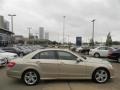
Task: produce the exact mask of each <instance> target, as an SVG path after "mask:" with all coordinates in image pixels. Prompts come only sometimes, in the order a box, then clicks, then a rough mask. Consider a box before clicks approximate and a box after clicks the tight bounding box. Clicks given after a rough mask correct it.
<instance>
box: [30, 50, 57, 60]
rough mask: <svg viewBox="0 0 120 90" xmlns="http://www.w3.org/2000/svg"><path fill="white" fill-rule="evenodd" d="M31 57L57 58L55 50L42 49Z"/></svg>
mask: <svg viewBox="0 0 120 90" xmlns="http://www.w3.org/2000/svg"><path fill="white" fill-rule="evenodd" d="M32 59H57V58H56V54H55V51H43V52H40V53H38V54H36V55H35V56H34V57H33V58H32Z"/></svg>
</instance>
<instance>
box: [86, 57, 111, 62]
mask: <svg viewBox="0 0 120 90" xmlns="http://www.w3.org/2000/svg"><path fill="white" fill-rule="evenodd" d="M86 61H87V62H90V63H109V62H108V61H106V60H102V59H98V58H90V57H87V59H86Z"/></svg>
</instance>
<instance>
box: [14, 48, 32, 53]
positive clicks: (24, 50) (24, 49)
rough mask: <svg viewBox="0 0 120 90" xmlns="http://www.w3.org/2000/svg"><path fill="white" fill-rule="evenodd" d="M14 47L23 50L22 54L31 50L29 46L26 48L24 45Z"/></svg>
mask: <svg viewBox="0 0 120 90" xmlns="http://www.w3.org/2000/svg"><path fill="white" fill-rule="evenodd" d="M16 48H18V49H20V50H21V51H22V52H23V54H24V55H26V54H28V53H30V52H32V50H31V49H29V48H27V47H24V46H17V47H16Z"/></svg>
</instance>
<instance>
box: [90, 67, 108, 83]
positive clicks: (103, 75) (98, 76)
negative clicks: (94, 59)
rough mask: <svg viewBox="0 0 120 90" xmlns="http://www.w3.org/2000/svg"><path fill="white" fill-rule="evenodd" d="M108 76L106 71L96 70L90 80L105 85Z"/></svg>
mask: <svg viewBox="0 0 120 90" xmlns="http://www.w3.org/2000/svg"><path fill="white" fill-rule="evenodd" d="M109 78H110V75H109V72H108V71H107V70H106V69H102V68H101V69H97V70H95V72H94V73H93V76H92V79H93V80H94V81H95V82H97V83H105V82H107V81H108V80H109Z"/></svg>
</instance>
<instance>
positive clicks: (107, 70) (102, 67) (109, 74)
mask: <svg viewBox="0 0 120 90" xmlns="http://www.w3.org/2000/svg"><path fill="white" fill-rule="evenodd" d="M98 69H104V70H106V71H107V73H108V77H109V79H110V77H111V75H110V71H109V70H108V69H107V68H106V67H97V68H96V69H94V70H93V72H92V76H91V77H92V79H93V76H94V74H95V72H96V71H97V70H98Z"/></svg>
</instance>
